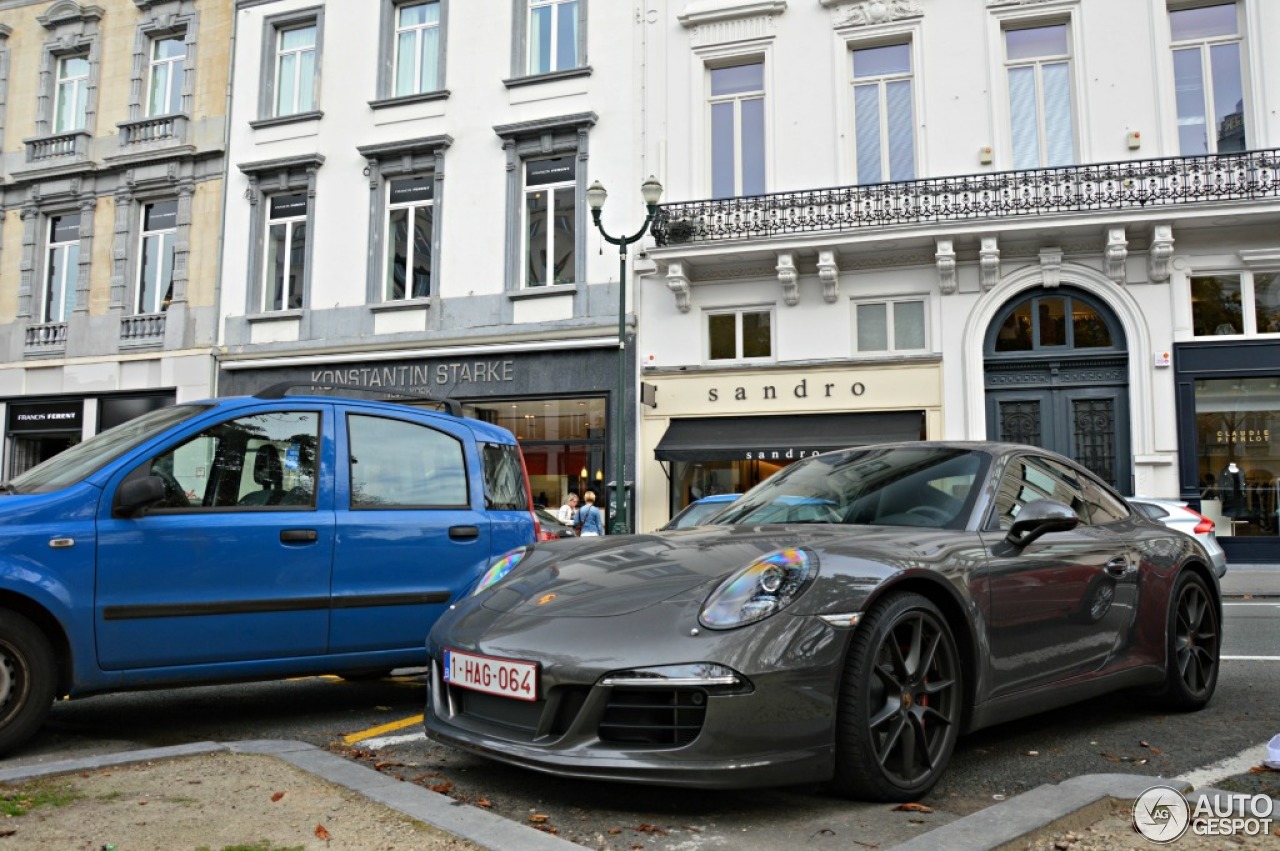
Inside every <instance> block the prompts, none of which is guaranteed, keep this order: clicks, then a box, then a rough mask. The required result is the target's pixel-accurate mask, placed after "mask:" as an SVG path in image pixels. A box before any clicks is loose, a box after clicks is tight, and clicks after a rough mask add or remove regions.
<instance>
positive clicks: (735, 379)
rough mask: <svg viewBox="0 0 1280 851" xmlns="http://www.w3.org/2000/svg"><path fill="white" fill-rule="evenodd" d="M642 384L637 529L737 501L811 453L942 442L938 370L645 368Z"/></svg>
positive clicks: (929, 367)
mask: <svg viewBox="0 0 1280 851" xmlns="http://www.w3.org/2000/svg"><path fill="white" fill-rule="evenodd" d="M643 381H644V382H645V383H646V384H649V385H650V386H651V388H652V390H651V391H650V392H651V396H652V401H653V404H652V406H647V405H646V406H644V407H642V409H641V432H640V456H639V457H640V465H641V470H642V476H643V478H642V480H641V483H642V485H643V488H642V495H641V517H640V527H639V529H640V530H641V531H645V530H651V529H656V528H657V527H659V526H661V525H662V524H663V523H665V522H666V521H667V519H669V518H670V517H671V516H672V515H674V514H675V513H676V512H678V511H679V510H680V509H681V508H683V507H684V506H686V505H688V504H689V503H690V502H693V501H694V500H696V499H700V498H701V497H704V496H710V495H713V494H721V493H742V492H744V491H746V490H748V489H750V488H752V487H754V486H755V485H757V484H759V483H760V482H761V481H763V480H764V479H766V478H768V477H769V476H771V475H773V474H774V473H776V472H777V471H779V470H781V469H783V468H784V467H786V466H788V465H790V464H793V463H795V462H796V461H798V460H800V459H802V458H807V457H809V456H811V455H816V454H819V453H821V452H828V451H831V450H833V449H841V448H844V447H847V446H857V445H867V444H871V443H885V442H893V441H902V440H923V439H926V438H931V437H933V438H936V437H940V436H941V434H942V420H941V408H942V401H941V400H942V397H941V380H940V374H939V368H938V365H937V364H936V363H923V364H921V363H915V364H895V365H886V366H883V367H875V368H849V367H843V368H830V367H815V368H813V369H806V370H797V369H794V368H791V369H785V370H784V369H755V370H751V371H734V372H729V371H701V372H696V373H690V372H686V371H670V372H660V371H657V370H646V372H645V374H644V376H643ZM648 395H650V393H645V392H642V398H644V397H645V396H648Z"/></svg>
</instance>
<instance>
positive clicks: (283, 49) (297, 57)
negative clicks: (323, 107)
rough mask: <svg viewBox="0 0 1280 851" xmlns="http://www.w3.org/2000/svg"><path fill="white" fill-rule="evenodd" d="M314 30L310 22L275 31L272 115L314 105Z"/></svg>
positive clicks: (302, 109)
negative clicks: (273, 108)
mask: <svg viewBox="0 0 1280 851" xmlns="http://www.w3.org/2000/svg"><path fill="white" fill-rule="evenodd" d="M316 30H317V27H316V25H315V24H314V23H312V24H308V25H305V26H300V27H288V28H281V29H278V30H277V31H276V73H275V110H274V112H273V114H274V115H276V116H284V115H297V114H299V113H303V112H311V111H313V110H314V109H315V108H316Z"/></svg>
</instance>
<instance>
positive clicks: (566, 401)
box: [218, 346, 617, 511]
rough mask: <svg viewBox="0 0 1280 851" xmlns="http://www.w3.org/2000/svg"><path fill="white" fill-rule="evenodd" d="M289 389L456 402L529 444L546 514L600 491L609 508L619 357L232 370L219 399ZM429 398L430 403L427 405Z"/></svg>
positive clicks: (494, 351)
mask: <svg viewBox="0 0 1280 851" xmlns="http://www.w3.org/2000/svg"><path fill="white" fill-rule="evenodd" d="M280 382H290V383H294V384H297V385H299V386H298V387H297V389H296V390H294V391H293V392H294V393H307V392H315V391H317V390H319V391H320V392H329V391H326V390H324V389H323V388H326V387H329V388H334V390H335V391H336V392H354V393H357V394H359V393H361V392H366V391H367V392H368V393H372V394H374V395H373V396H371V398H396V397H397V396H400V397H402V398H403V400H404V401H405V402H406V403H408V404H423V405H430V404H432V403H431V402H430V399H441V398H445V397H447V398H450V399H454V400H456V401H458V402H460V403H461V404H462V408H463V411H464V413H465V414H466V415H467V416H470V417H475V418H476V419H479V420H483V421H485V422H490V423H494V424H496V425H499V426H502V427H503V428H506V429H508V430H509V431H511V432H512V433H513V434H514V435H515V436H516V439H517V440H519V441H520V447H521V450H522V451H523V453H524V458H525V464H526V466H527V468H528V470H529V485H530V488H531V490H532V492H533V500H534V503H535V504H536V505H539V506H544V507H547V508H549V509H550V510H551V511H555V510H556V509H557V508H559V507H560V505H561V504H562V503H563V501H564V498H565V496H566V495H567V494H568V493H570V492H575V493H578V494H581V493H582V492H583V491H585V490H594V491H596V492H597V493H599V494H600V502H601V504H603V503H604V500H605V490H606V487H607V484H608V483H609V482H611V481H613V469H612V468H613V463H614V458H615V456H614V453H613V452H612V451H610V448H609V447H610V446H611V444H610V440H611V439H612V434H611V424H612V419H613V412H614V410H615V408H614V403H613V401H612V400H613V388H614V387H615V386H616V384H617V348H616V347H615V348H612V349H602V348H600V347H598V346H597V347H592V348H578V349H574V348H568V347H561V348H560V349H550V348H536V349H533V350H529V349H523V350H522V349H520V348H518V347H502V348H498V347H493V346H489V347H474V348H472V349H469V350H468V351H467V352H466V353H465V354H461V353H459V354H454V355H452V356H449V357H427V356H425V355H424V356H421V357H418V356H403V355H401V356H394V357H380V358H379V359H377V360H369V359H368V358H367V356H363V355H362V356H355V355H349V356H347V358H346V359H344V357H343V356H342V355H335V356H334V357H333V358H331V359H321V358H319V357H308V358H306V362H305V363H299V362H298V360H293V361H290V360H289V359H279V360H277V361H275V362H268V361H264V360H263V359H261V358H257V359H254V360H242V361H237V360H230V359H228V360H224V361H223V362H222V364H221V374H220V377H219V384H218V388H219V390H218V392H219V395H222V396H230V395H239V394H252V393H256V392H258V391H260V390H262V389H263V388H265V387H268V386H270V385H272V384H276V383H280ZM427 397H429V398H427Z"/></svg>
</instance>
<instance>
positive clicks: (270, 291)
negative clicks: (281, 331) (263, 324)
mask: <svg viewBox="0 0 1280 851" xmlns="http://www.w3.org/2000/svg"><path fill="white" fill-rule="evenodd" d="M286 195H302V196H303V197H306V192H280V193H277V194H276V195H273V196H270V197H268V198H267V215H266V223H265V227H264V229H263V242H262V312H263V313H277V312H279V311H282V310H296V309H297V308H294V307H290V306H289V302H290V301H291V299H290V296H291V295H292V294H293V293H292V292H291V291H290V290H289V289H287V286H288V284H289V282H290V281H291V280H292V279H293V248H292V247H293V233H294V231H295V230H296V228H297V226H298V225H299V224H301V225H303V226H306V225H307V223H308V222H307V219H308V218H309V216H308V213H309V212H310V210H311V204H312V201H311V199H310V198H307V208H306V209H305V210H303V211H302V212H301V213H297V214H294V215H290V216H281V217H279V218H274V217H273V216H272V214H271V206H270V205H271V202H272V201H273V200H274V199H275V198H276V197H282V196H286ZM273 225H284V226H285V231H284V266H283V267H282V270H281V273H282V275H283V280H281V281H279V282H278V283H279V285H278V286H277V281H276V279H275V275H274V274H273V272H274V267H273V266H272V263H271V228H272V226H273ZM306 239H307V243H308V244H304V245H303V249H302V262H303V275H302V276H301V277H300V278H299V279H298V286H299V287H300V288H302V291H301V292H299V293H298V294H297V295H298V302H299V304H302V305H304V306H305V304H306V286H307V275H306V267H307V266H309V265H310V264H309V263H308V262H307V261H308V260H309V259H310V258H309V255H310V252H309V247H310V246H309V243H310V242H311V239H312V234H311V231H310V230H309V229H308V231H307V234H306ZM277 289H279V291H280V304H279V305H278V306H277V305H276V304H275V293H276V290H277Z"/></svg>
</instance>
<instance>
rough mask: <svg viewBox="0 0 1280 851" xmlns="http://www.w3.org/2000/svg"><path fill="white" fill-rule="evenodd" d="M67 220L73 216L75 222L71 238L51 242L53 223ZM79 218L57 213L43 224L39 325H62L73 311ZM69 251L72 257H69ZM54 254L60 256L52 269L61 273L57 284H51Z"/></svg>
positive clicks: (77, 275) (78, 216)
mask: <svg viewBox="0 0 1280 851" xmlns="http://www.w3.org/2000/svg"><path fill="white" fill-rule="evenodd" d="M69 216H75V218H76V220H77V224H76V234H75V237H74V238H72V239H67V240H64V241H63V242H54V241H53V240H54V237H53V228H54V222H56V221H58V220H59V219H65V218H67V217H69ZM83 216H84V213H83V212H79V213H60V214H56V215H50V216H49V217H48V218H47V219H46V220H45V237H46V239H45V252H44V263H45V265H44V274H43V275H42V276H41V277H42V279H43V280H42V283H41V287H40V313H39V317H40V319H39V321H40V323H41V324H45V323H55V322H66V321H67V319H68V318H69V317H70V314H71V311H72V310H73V309H74V308H75V292H76V282H77V281H79V279H80V227H81V226H82V225H83ZM73 249H74V255H75V256H74V257H72V256H71V255H72V253H73V251H72V250H73ZM55 254H61V255H62V262H61V263H59V264H57V266H56V267H57V268H59V269H61V273H60V274H59V276H58V280H57V281H54V280H53V273H54V269H55V264H54V261H53V258H54V255H55Z"/></svg>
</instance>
